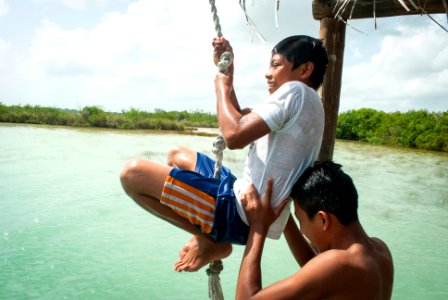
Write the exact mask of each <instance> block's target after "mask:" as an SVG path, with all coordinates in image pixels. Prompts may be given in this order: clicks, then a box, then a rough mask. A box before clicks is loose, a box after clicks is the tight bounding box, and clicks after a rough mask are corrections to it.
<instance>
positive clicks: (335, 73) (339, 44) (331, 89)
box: [319, 18, 346, 161]
mask: <svg viewBox="0 0 448 300" xmlns="http://www.w3.org/2000/svg"><path fill="white" fill-rule="evenodd" d="M345 28H346V25H345V23H344V22H342V21H339V20H335V19H334V18H324V19H322V20H320V38H321V39H322V40H323V41H324V45H325V48H327V52H328V66H327V71H326V73H325V78H324V82H323V84H322V88H321V91H320V92H321V97H322V104H323V106H324V110H325V127H324V136H323V138H322V146H321V149H320V153H319V160H320V161H323V160H331V159H333V151H334V143H335V140H336V125H337V121H338V113H339V99H340V96H341V81H342V66H343V62H344V61H343V59H344V47H345Z"/></svg>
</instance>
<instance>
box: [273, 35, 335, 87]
mask: <svg viewBox="0 0 448 300" xmlns="http://www.w3.org/2000/svg"><path fill="white" fill-rule="evenodd" d="M272 54H280V55H283V56H284V57H286V59H287V60H288V61H290V62H291V63H292V69H293V70H294V69H296V68H297V67H299V66H300V65H301V64H304V63H306V62H312V63H313V64H314V70H313V73H312V74H311V77H310V81H311V84H312V86H313V88H314V89H316V90H317V89H318V88H319V87H320V86H321V85H322V82H323V81H324V75H325V71H326V69H327V65H328V55H327V50H326V49H325V48H324V45H323V43H322V41H321V40H318V39H315V38H312V37H310V36H306V35H293V36H290V37H287V38H285V39H283V40H281V41H280V42H279V43H278V44H277V45H276V46H275V47H274V48H273V49H272Z"/></svg>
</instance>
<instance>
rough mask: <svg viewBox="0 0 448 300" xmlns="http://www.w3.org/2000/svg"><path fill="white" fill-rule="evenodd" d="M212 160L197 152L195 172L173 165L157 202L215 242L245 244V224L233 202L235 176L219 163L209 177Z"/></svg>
mask: <svg viewBox="0 0 448 300" xmlns="http://www.w3.org/2000/svg"><path fill="white" fill-rule="evenodd" d="M213 166H214V160H212V159H211V158H209V157H208V156H206V155H204V154H202V153H198V157H197V163H196V172H193V171H187V170H181V169H177V168H174V169H172V170H171V172H170V174H169V175H168V176H167V178H166V180H165V185H164V187H163V190H162V195H161V196H160V202H161V203H162V204H164V205H166V206H168V207H170V208H171V209H172V210H174V211H175V212H176V213H177V214H178V215H180V216H182V217H183V218H185V219H187V220H189V222H190V223H191V224H193V225H195V226H196V227H197V228H198V229H199V230H201V231H202V232H203V233H206V234H209V235H210V236H211V237H213V238H214V239H215V240H216V241H217V242H228V243H233V244H243V245H244V244H246V241H247V235H248V232H249V227H248V226H247V225H246V224H245V223H244V222H243V221H242V220H241V217H240V216H239V214H238V211H237V208H236V205H235V201H236V199H235V195H234V193H233V183H234V182H235V180H236V178H235V176H233V175H232V173H231V172H230V170H229V169H227V168H225V167H222V170H221V178H219V179H217V178H213Z"/></svg>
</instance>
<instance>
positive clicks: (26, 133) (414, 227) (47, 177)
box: [0, 124, 448, 299]
mask: <svg viewBox="0 0 448 300" xmlns="http://www.w3.org/2000/svg"><path fill="white" fill-rule="evenodd" d="M0 137H1V142H0V147H1V151H0V176H1V178H2V180H0V204H1V216H0V269H1V272H0V295H1V297H0V298H2V299H24V298H41V299H61V298H70V299H73V298H74V299H110V298H113V299H207V276H206V275H205V272H204V271H202V270H201V271H199V272H197V273H188V274H187V273H182V274H178V273H175V272H174V271H173V270H172V264H173V262H174V261H175V260H176V259H177V253H178V250H179V249H180V247H181V246H182V244H183V243H184V242H185V241H187V240H188V238H189V236H188V235H187V234H186V233H183V232H180V231H179V230H177V229H176V228H174V227H172V226H170V225H167V224H165V223H164V222H163V221H160V220H158V219H157V218H155V217H153V216H151V215H149V214H148V213H146V212H144V211H143V210H142V209H140V208H139V207H138V206H137V205H135V204H134V203H133V202H132V201H131V200H130V199H129V198H128V197H127V196H126V195H125V194H124V192H123V191H122V189H121V186H120V183H119V180H118V176H119V173H120V171H121V168H122V167H123V165H124V164H125V163H126V161H127V160H128V159H130V158H132V157H144V158H148V159H153V160H156V161H159V162H161V163H164V162H165V161H166V153H167V151H168V150H169V149H170V148H171V147H173V146H174V145H184V146H187V147H190V148H192V149H195V150H197V151H202V152H206V153H207V154H209V155H212V154H211V148H212V143H213V140H214V138H213V137H212V138H210V137H200V136H187V135H177V134H172V133H169V134H167V133H149V132H137V131H110V130H92V129H67V128H56V127H44V126H23V125H19V126H16V125H7V124H1V125H0ZM244 157H245V150H239V151H228V150H227V151H225V154H224V163H225V164H226V165H228V166H229V167H230V168H231V169H232V170H233V171H234V173H235V174H240V173H241V171H242V167H243V161H244ZM334 159H335V161H336V162H338V163H341V164H342V165H343V166H344V170H345V171H346V172H347V173H348V174H350V175H351V176H352V178H353V179H354V182H355V184H356V186H357V188H358V192H359V196H360V201H359V214H360V219H361V222H362V223H363V225H364V227H365V228H366V230H367V232H368V233H369V234H371V235H373V236H378V237H381V238H382V239H383V240H384V241H385V242H386V243H387V244H389V246H390V248H391V250H392V254H393V257H394V261H395V286H394V294H393V295H394V296H393V299H447V298H448V290H447V289H446V279H447V278H448V255H447V254H446V249H447V248H448V239H447V238H446V235H447V233H448V232H447V230H448V155H446V154H441V153H432V152H422V151H413V150H405V149H396V148H390V147H380V146H371V145H366V144H360V143H351V142H342V141H338V142H337V143H336V149H335V157H334ZM242 252H243V247H240V246H237V247H235V249H234V252H233V254H232V255H231V256H230V257H229V258H227V259H226V260H225V261H224V268H225V270H224V271H223V273H222V274H221V281H222V286H223V289H224V293H225V296H226V298H227V299H232V298H233V297H234V290H235V284H236V279H237V275H238V269H239V263H240V259H241V255H242ZM293 261H294V260H293V258H292V256H291V254H290V252H289V250H288V248H287V245H286V242H285V241H284V240H283V239H281V240H280V241H268V242H267V244H266V250H265V255H264V257H263V265H262V268H263V270H264V271H266V272H264V274H263V280H264V284H269V283H271V282H274V281H276V280H279V279H281V278H283V277H285V276H287V275H290V274H292V273H293V272H295V271H296V270H297V269H298V267H297V266H296V265H295V264H294V263H293Z"/></svg>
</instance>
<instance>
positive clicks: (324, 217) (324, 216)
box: [316, 210, 331, 230]
mask: <svg viewBox="0 0 448 300" xmlns="http://www.w3.org/2000/svg"><path fill="white" fill-rule="evenodd" d="M316 216H317V218H318V220H319V224H320V226H321V228H322V230H328V229H329V228H330V226H331V218H330V215H329V214H328V213H327V212H325V211H322V210H319V211H318V212H317V214H316Z"/></svg>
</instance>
